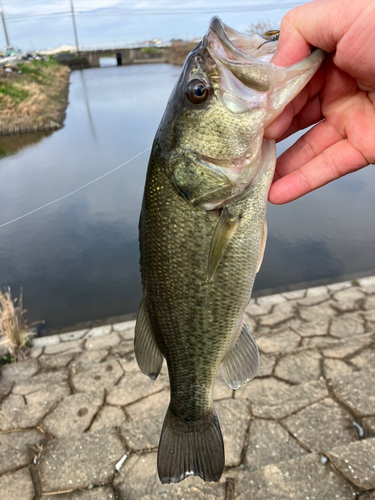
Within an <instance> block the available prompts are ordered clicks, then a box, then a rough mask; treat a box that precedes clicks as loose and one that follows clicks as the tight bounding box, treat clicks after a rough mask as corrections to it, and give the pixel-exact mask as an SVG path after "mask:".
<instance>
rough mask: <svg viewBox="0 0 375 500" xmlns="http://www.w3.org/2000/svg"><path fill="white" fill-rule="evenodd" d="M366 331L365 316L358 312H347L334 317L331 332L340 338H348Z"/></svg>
mask: <svg viewBox="0 0 375 500" xmlns="http://www.w3.org/2000/svg"><path fill="white" fill-rule="evenodd" d="M362 333H365V325H364V321H363V318H362V317H361V315H360V314H358V313H352V314H350V313H347V314H343V315H342V316H339V317H338V318H333V320H332V324H331V328H330V334H331V335H332V336H333V337H337V338H340V339H348V338H351V337H353V336H354V335H361V334H362Z"/></svg>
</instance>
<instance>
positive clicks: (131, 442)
mask: <svg viewBox="0 0 375 500" xmlns="http://www.w3.org/2000/svg"><path fill="white" fill-rule="evenodd" d="M168 405H169V394H168V391H162V392H159V393H157V394H154V395H153V396H149V397H148V398H145V399H143V400H142V401H139V402H138V403H135V404H133V405H131V406H129V407H128V408H127V413H128V415H129V419H128V420H127V421H126V422H125V423H124V424H123V426H122V429H123V434H124V437H125V440H126V443H127V445H128V446H129V447H130V448H131V449H132V450H146V449H150V448H156V447H157V446H158V444H159V438H160V433H161V429H162V426H163V422H164V417H165V414H166V412H167V409H168Z"/></svg>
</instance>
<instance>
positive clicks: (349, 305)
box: [333, 287, 364, 312]
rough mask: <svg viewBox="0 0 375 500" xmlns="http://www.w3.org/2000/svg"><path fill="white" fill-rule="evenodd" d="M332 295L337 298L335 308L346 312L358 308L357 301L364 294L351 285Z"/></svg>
mask: <svg viewBox="0 0 375 500" xmlns="http://www.w3.org/2000/svg"><path fill="white" fill-rule="evenodd" d="M333 297H334V299H335V300H337V304H336V308H337V309H338V310H339V311H341V312H346V311H353V310H355V309H358V307H359V304H358V302H359V301H360V300H361V299H363V298H364V294H363V292H362V291H361V289H360V288H359V287H352V288H349V289H348V290H341V291H339V292H336V293H335V294H334V296H333Z"/></svg>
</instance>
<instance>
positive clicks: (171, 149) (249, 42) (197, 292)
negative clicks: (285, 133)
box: [134, 17, 324, 483]
mask: <svg viewBox="0 0 375 500" xmlns="http://www.w3.org/2000/svg"><path fill="white" fill-rule="evenodd" d="M277 40H278V34H277V32H276V33H275V32H269V33H267V34H265V35H264V36H261V35H243V34H241V33H239V32H237V31H236V30H234V29H232V28H230V27H228V26H226V25H225V24H224V23H223V22H222V21H221V20H220V19H219V18H218V17H214V18H213V19H212V20H211V22H210V25H209V29H208V32H207V34H206V35H205V36H204V38H203V39H202V41H201V42H200V43H199V44H198V45H197V47H196V48H195V49H194V50H193V51H192V52H191V53H190V54H189V56H188V57H187V59H186V62H185V64H184V66H183V69H182V72H181V76H180V78H179V79H178V81H177V82H176V85H175V87H174V89H173V91H172V94H171V96H170V98H169V101H168V104H167V106H166V110H165V113H164V115H163V118H162V120H161V123H160V125H159V128H158V130H157V132H156V136H155V139H154V143H153V146H152V151H151V154H150V159H149V164H148V170H147V176H146V183H145V189H144V196H143V202H142V209H141V216H140V222H139V242H140V255H141V256H140V270H141V278H142V291H143V298H142V302H141V305H140V308H139V312H138V316H137V322H136V326H135V340H134V348H135V355H136V359H137V362H138V365H139V368H140V369H141V371H142V372H143V373H144V374H146V375H147V376H149V377H150V378H151V379H152V380H155V379H156V378H157V377H158V375H159V373H160V371H161V369H162V365H163V360H164V358H165V359H166V362H167V366H168V374H169V381H170V403H169V407H168V410H167V413H166V416H165V420H164V424H163V428H162V431H161V436H160V442H159V448H158V458H157V468H158V474H159V478H160V480H161V482H162V483H178V482H180V481H182V480H183V479H185V478H186V477H188V476H192V475H195V476H199V477H201V478H202V479H203V480H204V481H219V479H220V477H221V475H222V472H223V469H224V463H225V454H224V445H223V437H222V433H221V430H220V425H219V421H218V418H217V415H216V413H215V409H214V407H213V386H214V381H215V378H216V375H217V373H218V370H219V368H221V372H222V375H223V378H224V380H225V382H226V383H227V384H228V385H229V387H231V388H232V389H238V388H239V387H240V386H241V385H243V384H245V383H246V382H248V381H249V380H251V379H252V378H253V377H254V376H255V375H256V373H257V371H258V367H259V353H258V348H257V346H256V343H255V341H254V339H253V337H252V335H251V332H250V329H249V327H248V325H247V323H246V318H245V309H246V307H247V305H248V304H249V301H250V298H251V291H252V287H253V283H254V279H255V276H256V273H257V272H258V270H259V268H260V266H261V263H262V259H263V254H264V250H265V244H266V239H267V224H266V219H265V216H266V208H267V197H268V191H269V188H270V185H271V182H272V179H273V176H274V169H275V161H276V149H275V141H272V140H266V139H264V137H263V135H264V128H265V127H266V126H267V125H268V124H270V123H271V122H272V121H273V120H274V119H275V118H276V117H277V116H278V115H279V114H280V113H281V112H282V111H283V109H284V108H285V106H286V105H287V104H288V103H289V102H290V101H291V100H292V99H293V98H294V97H295V96H296V95H297V94H298V93H299V92H300V91H301V89H302V88H303V87H304V86H305V85H306V84H307V82H308V81H309V80H310V78H311V77H312V76H313V75H314V73H315V71H316V70H317V69H318V67H319V65H320V64H321V62H322V60H323V57H324V53H323V52H322V51H321V50H319V49H317V50H314V51H312V52H311V54H310V55H309V56H308V57H307V58H306V59H304V60H302V61H301V62H299V63H297V64H294V65H292V66H290V67H287V68H282V67H277V66H275V65H274V64H272V63H271V62H270V60H271V58H272V56H273V54H274V53H275V51H276V48H277Z"/></svg>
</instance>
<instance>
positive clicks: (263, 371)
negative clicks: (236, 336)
mask: <svg viewBox="0 0 375 500" xmlns="http://www.w3.org/2000/svg"><path fill="white" fill-rule="evenodd" d="M275 363H276V356H272V355H266V354H260V355H259V371H258V373H257V374H256V377H266V376H267V375H272V372H273V367H274V366H275Z"/></svg>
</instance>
